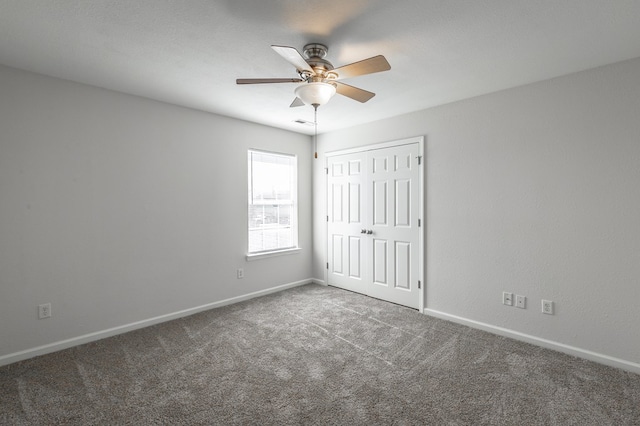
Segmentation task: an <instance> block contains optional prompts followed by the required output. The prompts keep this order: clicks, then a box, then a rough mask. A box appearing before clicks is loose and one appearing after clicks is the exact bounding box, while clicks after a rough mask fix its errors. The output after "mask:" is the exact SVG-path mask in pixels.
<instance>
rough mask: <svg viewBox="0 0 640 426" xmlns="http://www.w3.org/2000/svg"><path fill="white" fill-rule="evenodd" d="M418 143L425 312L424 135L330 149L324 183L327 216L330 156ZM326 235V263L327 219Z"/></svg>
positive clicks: (420, 305) (420, 270)
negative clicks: (335, 149) (336, 149)
mask: <svg viewBox="0 0 640 426" xmlns="http://www.w3.org/2000/svg"><path fill="white" fill-rule="evenodd" d="M415 143H417V144H418V152H419V154H418V156H419V157H420V161H421V165H422V167H419V168H418V175H419V181H420V184H419V185H420V188H419V191H418V192H419V194H420V196H419V203H420V205H419V209H418V210H419V218H420V223H421V225H420V228H419V229H420V232H419V236H418V251H419V254H418V258H419V262H418V279H419V280H420V283H421V285H420V290H419V297H420V300H419V303H418V310H419V311H420V312H421V313H424V309H425V294H426V292H425V288H426V285H427V283H426V280H425V268H424V262H425V258H424V256H425V238H424V236H425V228H426V220H425V215H424V168H425V164H426V162H425V158H424V136H415V137H412V138H407V139H399V140H395V141H389V142H382V143H376V144H372V145H364V146H359V147H354V148H348V149H342V150H338V151H330V152H327V153H325V172H326V173H325V181H324V182H325V185H324V190H325V193H324V200H325V201H324V202H325V217H327V218H328V217H329V211H328V208H329V202H328V197H329V185H328V181H329V175H328V167H329V157H333V156H336V155H344V154H353V153H357V152H366V151H373V150H376V149H382V148H391V147H396V146H401V145H409V144H415ZM324 235H325V240H326V241H325V256H324V260H325V265H326V264H328V262H329V224H328V222H327V221H325V224H324ZM324 282H325V283H326V284H328V283H329V271H328V269H327V268H324Z"/></svg>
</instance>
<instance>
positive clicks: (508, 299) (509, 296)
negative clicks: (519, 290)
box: [502, 291, 513, 306]
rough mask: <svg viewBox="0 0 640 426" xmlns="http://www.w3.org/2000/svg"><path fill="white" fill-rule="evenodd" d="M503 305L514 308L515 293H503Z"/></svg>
mask: <svg viewBox="0 0 640 426" xmlns="http://www.w3.org/2000/svg"><path fill="white" fill-rule="evenodd" d="M502 304H503V305H507V306H513V293H509V292H508V291H503V292H502Z"/></svg>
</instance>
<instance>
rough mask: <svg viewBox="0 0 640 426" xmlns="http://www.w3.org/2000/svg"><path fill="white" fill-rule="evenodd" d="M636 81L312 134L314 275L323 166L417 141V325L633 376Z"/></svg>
mask: <svg viewBox="0 0 640 426" xmlns="http://www.w3.org/2000/svg"><path fill="white" fill-rule="evenodd" d="M638 76H640V59H636V60H632V61H627V62H622V63H618V64H613V65H610V66H606V67H602V68H598V69H594V70H589V71H585V72H581V73H578V74H573V75H569V76H565V77H561V78H556V79H553V80H549V81H545V82H540V83H536V84H531V85H527V86H523V87H519V88H514V89H510V90H506V91H501V92H498V93H494V94H490V95H486V96H481V97H477V98H473V99H469V100H465V101H462V102H457V103H453V104H448V105H444V106H441V107H437V108H432V109H428V110H425V111H420V112H416V113H412V114H408V115H403V116H399V117H396V118H392V119H388V120H383V121H378V122H374V123H371V124H368V125H363V126H359V127H354V128H350V129H347V130H344V131H336V132H332V133H328V134H324V135H322V136H321V137H320V138H319V151H320V153H321V158H320V159H319V161H317V162H314V165H315V167H314V169H315V170H314V193H315V196H314V203H315V205H316V208H315V211H314V218H315V225H314V247H315V249H314V253H315V254H314V276H315V277H317V278H318V279H324V269H323V265H324V262H325V253H326V238H325V232H326V231H325V223H324V221H323V220H322V219H323V215H324V214H325V206H326V202H325V201H326V195H325V194H326V193H325V179H324V174H323V170H322V168H323V167H324V164H325V161H324V157H323V156H324V153H325V152H329V151H334V150H338V149H342V148H347V147H354V146H359V145H366V144H372V143H377V142H383V141H390V140H396V139H402V138H407V137H412V136H419V135H424V136H425V155H426V170H425V179H426V182H425V200H426V207H425V211H426V228H425V238H426V259H425V261H426V262H425V267H426V282H427V283H426V305H425V306H426V307H427V312H428V313H431V314H434V315H439V316H443V317H445V318H449V319H453V320H457V321H460V322H466V323H469V324H473V325H476V326H480V327H481V328H482V327H484V328H487V329H492V330H493V331H497V332H503V331H506V332H507V334H511V335H513V336H515V337H517V336H525V337H527V338H528V337H534V338H535V339H537V341H538V342H539V343H540V342H542V343H544V342H545V341H549V342H551V346H552V347H556V348H562V347H565V346H568V347H570V349H572V350H573V349H577V350H578V351H579V352H581V355H587V356H589V355H592V354H591V352H593V353H594V354H595V358H597V359H599V360H600V361H605V362H606V361H607V360H608V359H609V358H612V360H613V363H614V364H616V363H619V361H620V362H622V364H624V363H625V362H628V363H631V364H629V365H628V367H630V368H632V369H634V368H635V369H636V371H638V372H640V365H639V364H640V339H638V338H637V337H636V335H637V330H636V329H637V327H638V324H640V309H639V308H638V303H639V301H640V115H639V114H640V80H639V77H638ZM503 291H510V292H513V293H517V294H521V295H525V296H527V302H528V306H527V308H526V309H525V310H522V309H517V308H515V307H507V306H504V305H502V304H501V295H502V292H503ZM542 298H545V299H550V300H553V301H554V302H555V307H556V314H555V315H554V316H548V315H543V314H542V313H541V312H540V303H541V302H540V301H541V299H542Z"/></svg>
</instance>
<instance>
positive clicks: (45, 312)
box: [38, 303, 51, 319]
mask: <svg viewBox="0 0 640 426" xmlns="http://www.w3.org/2000/svg"><path fill="white" fill-rule="evenodd" d="M50 317H51V303H44V304H42V305H38V319H44V318H50Z"/></svg>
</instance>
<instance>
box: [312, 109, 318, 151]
mask: <svg viewBox="0 0 640 426" xmlns="http://www.w3.org/2000/svg"><path fill="white" fill-rule="evenodd" d="M313 126H314V134H313V151H314V154H313V158H318V104H313Z"/></svg>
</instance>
